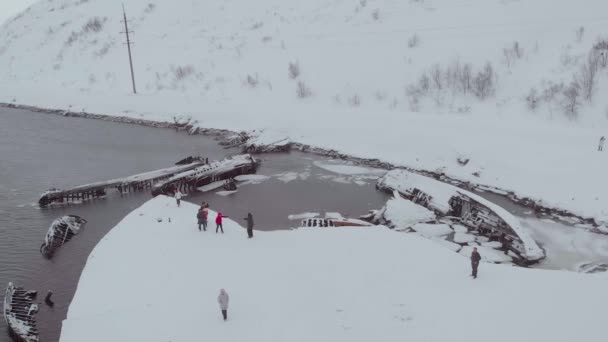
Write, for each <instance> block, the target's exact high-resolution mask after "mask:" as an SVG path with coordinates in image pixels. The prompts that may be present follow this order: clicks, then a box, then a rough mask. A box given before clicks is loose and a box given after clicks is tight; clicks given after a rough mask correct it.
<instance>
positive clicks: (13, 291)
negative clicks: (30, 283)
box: [3, 283, 40, 342]
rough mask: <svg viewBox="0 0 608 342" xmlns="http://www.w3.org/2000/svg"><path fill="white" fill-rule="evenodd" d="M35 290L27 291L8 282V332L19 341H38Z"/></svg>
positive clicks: (6, 305)
mask: <svg viewBox="0 0 608 342" xmlns="http://www.w3.org/2000/svg"><path fill="white" fill-rule="evenodd" d="M34 298H36V292H35V291H25V290H24V289H23V288H21V287H16V286H14V285H13V283H8V287H7V288H6V294H5V296H4V309H3V313H4V319H5V320H6V325H7V326H8V333H9V335H10V336H11V337H12V338H13V340H14V341H17V342H38V341H40V339H39V337H38V329H37V328H36V317H35V316H36V313H37V312H38V305H37V304H35V303H34V302H33V300H34Z"/></svg>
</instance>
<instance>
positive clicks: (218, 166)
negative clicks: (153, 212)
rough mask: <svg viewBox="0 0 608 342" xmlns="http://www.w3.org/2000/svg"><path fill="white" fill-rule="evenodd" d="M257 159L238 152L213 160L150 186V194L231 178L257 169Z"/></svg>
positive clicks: (189, 187)
mask: <svg viewBox="0 0 608 342" xmlns="http://www.w3.org/2000/svg"><path fill="white" fill-rule="evenodd" d="M258 166H259V161H258V160H257V159H255V158H254V157H253V156H251V155H249V154H240V155H236V156H233V157H230V158H226V159H223V160H218V161H213V162H211V163H209V164H206V165H203V166H199V167H197V168H195V169H193V170H189V171H186V172H182V173H178V174H176V175H174V176H172V177H170V178H168V179H166V180H163V181H160V182H158V183H156V184H154V186H153V187H152V196H158V195H168V196H171V195H173V193H174V192H175V191H176V190H180V191H181V192H183V193H188V192H190V191H192V190H193V189H196V188H198V187H201V186H205V185H208V184H210V183H213V182H218V181H222V180H225V179H231V178H234V177H236V176H240V175H247V174H252V173H255V172H256V171H257V168H258Z"/></svg>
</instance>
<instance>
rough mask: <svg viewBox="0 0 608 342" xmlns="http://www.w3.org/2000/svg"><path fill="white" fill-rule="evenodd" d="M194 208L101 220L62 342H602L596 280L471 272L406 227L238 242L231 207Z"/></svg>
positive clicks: (148, 207) (493, 269)
mask: <svg viewBox="0 0 608 342" xmlns="http://www.w3.org/2000/svg"><path fill="white" fill-rule="evenodd" d="M216 209H220V208H216ZM196 210H197V207H196V206H195V205H193V204H189V203H182V206H181V207H180V208H178V207H177V206H176V204H175V200H174V199H172V198H167V197H164V196H159V197H156V198H155V199H152V200H151V201H149V202H148V203H146V204H144V205H143V206H142V207H140V208H138V209H136V210H135V211H134V212H132V213H131V214H129V215H128V216H127V217H126V218H125V219H123V221H121V222H120V223H119V224H118V225H117V226H116V227H115V228H113V229H112V231H110V233H108V235H107V236H106V237H105V238H104V239H103V240H102V241H101V242H100V243H99V245H98V246H97V247H95V249H94V250H93V252H92V253H91V255H90V256H89V259H88V261H87V265H86V267H85V269H84V271H83V274H82V276H81V279H80V282H79V284H78V289H77V291H76V294H75V297H74V300H73V302H72V304H71V305H70V309H69V312H68V315H67V319H66V320H65V321H64V322H63V328H62V332H61V342H72V341H78V342H80V341H87V342H96V341H104V342H105V341H150V342H156V341H158V342H166V341H173V342H180V341H193V340H197V341H199V340H200V341H217V342H220V341H245V340H246V341H254V342H255V341H264V342H268V341H469V342H481V341H489V340H491V341H497V342H502V341H504V342H512V341H553V342H560V341H564V342H570V341H572V340H583V341H588V342H599V341H604V340H605V328H604V327H605V324H604V322H605V314H604V313H605V308H606V305H607V304H608V292H606V289H605V287H606V286H605V284H606V274H596V275H584V274H579V273H570V272H562V271H545V270H538V269H525V268H519V267H512V266H507V265H493V264H485V263H484V264H482V265H481V266H480V273H479V274H480V276H479V278H477V279H472V278H471V277H470V276H469V273H470V266H469V260H468V258H466V257H464V256H462V255H460V254H457V253H453V252H451V251H450V250H448V249H446V248H443V247H442V246H439V245H437V244H436V243H435V242H432V241H430V240H426V239H424V238H422V237H420V236H418V235H416V234H404V233H399V232H395V231H391V230H389V229H387V228H385V227H364V228H333V229H331V228H330V229H327V228H320V229H319V228H301V229H298V230H291V231H276V232H256V236H255V237H254V238H253V239H252V240H249V239H247V237H246V233H245V230H244V229H242V227H240V226H239V225H238V224H237V223H235V222H234V221H232V220H239V221H240V220H241V216H243V213H225V214H228V215H230V216H231V218H232V219H230V220H229V219H226V220H225V221H224V229H225V232H226V233H225V234H216V233H215V232H214V231H213V230H210V231H207V232H199V231H198V229H197V227H196V224H195V221H196V219H195V214H196ZM210 216H211V217H212V218H214V217H215V212H211V213H210ZM157 218H162V222H157ZM169 218H170V219H171V220H170V221H169ZM220 288H225V289H226V290H227V291H228V293H229V294H230V308H229V310H228V316H229V320H228V322H223V321H222V319H221V315H220V312H219V306H218V304H217V301H216V298H217V294H218V292H219V289H220Z"/></svg>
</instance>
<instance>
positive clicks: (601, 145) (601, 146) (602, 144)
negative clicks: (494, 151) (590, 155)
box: [597, 136, 606, 151]
mask: <svg viewBox="0 0 608 342" xmlns="http://www.w3.org/2000/svg"><path fill="white" fill-rule="evenodd" d="M604 142H606V137H604V136H602V137H601V138H600V144H599V145H598V147H597V150H598V151H603V150H604Z"/></svg>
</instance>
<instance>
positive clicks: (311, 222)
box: [301, 213, 373, 228]
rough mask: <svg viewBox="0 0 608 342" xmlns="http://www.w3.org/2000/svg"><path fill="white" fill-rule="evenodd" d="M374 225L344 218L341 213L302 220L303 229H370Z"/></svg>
mask: <svg viewBox="0 0 608 342" xmlns="http://www.w3.org/2000/svg"><path fill="white" fill-rule="evenodd" d="M368 226H373V224H371V223H369V222H367V221H363V220H358V219H353V218H346V217H343V216H342V215H341V214H339V213H326V214H325V217H324V218H318V217H308V218H305V219H303V220H302V222H301V227H319V228H331V227H368Z"/></svg>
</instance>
